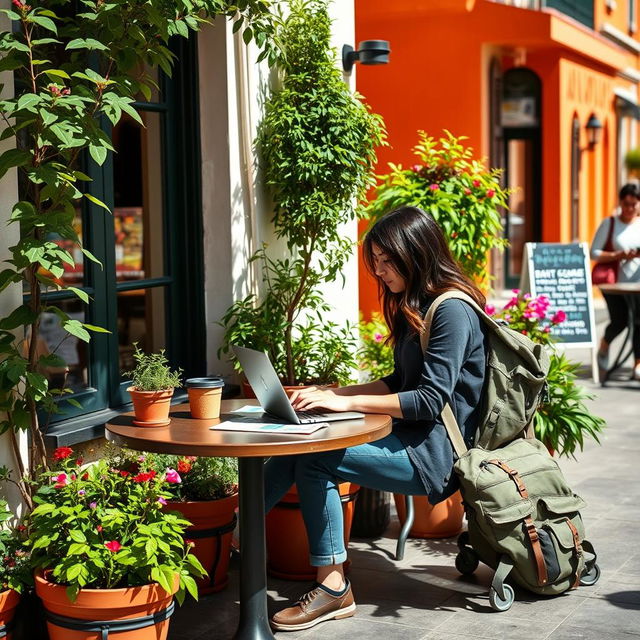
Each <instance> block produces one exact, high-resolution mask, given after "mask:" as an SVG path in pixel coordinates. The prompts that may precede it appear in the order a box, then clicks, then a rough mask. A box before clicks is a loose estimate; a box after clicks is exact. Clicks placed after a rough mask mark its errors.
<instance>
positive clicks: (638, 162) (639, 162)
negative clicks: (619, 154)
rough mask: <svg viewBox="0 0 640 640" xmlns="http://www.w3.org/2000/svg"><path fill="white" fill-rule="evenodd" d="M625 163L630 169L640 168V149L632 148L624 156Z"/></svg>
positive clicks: (636, 169) (637, 169)
mask: <svg viewBox="0 0 640 640" xmlns="http://www.w3.org/2000/svg"><path fill="white" fill-rule="evenodd" d="M624 164H625V166H626V167H627V169H628V170H629V171H639V170H640V149H630V150H629V151H627V153H626V154H625V156H624Z"/></svg>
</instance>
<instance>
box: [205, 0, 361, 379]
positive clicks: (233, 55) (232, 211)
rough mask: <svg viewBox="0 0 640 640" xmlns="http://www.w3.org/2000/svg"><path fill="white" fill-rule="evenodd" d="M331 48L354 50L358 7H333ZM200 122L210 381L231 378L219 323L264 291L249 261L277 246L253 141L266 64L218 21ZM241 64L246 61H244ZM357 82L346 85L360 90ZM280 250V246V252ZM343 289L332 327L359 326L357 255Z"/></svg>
mask: <svg viewBox="0 0 640 640" xmlns="http://www.w3.org/2000/svg"><path fill="white" fill-rule="evenodd" d="M330 13H331V16H332V18H333V20H334V23H333V37H332V43H333V45H334V46H335V47H336V49H337V50H338V56H337V57H338V60H337V63H336V64H338V65H340V64H341V63H340V52H341V50H342V45H343V44H351V45H354V44H355V43H354V19H355V16H354V6H353V2H350V1H349V2H345V1H344V0H340V2H334V3H333V4H332V5H331V7H330ZM199 56H200V78H199V80H200V117H201V123H202V129H201V141H202V160H203V164H202V171H203V176H202V178H203V216H204V247H205V250H204V254H205V296H206V316H207V320H206V322H207V363H208V372H207V373H225V374H228V373H230V372H231V366H230V365H229V363H228V362H224V361H223V362H220V361H219V360H218V359H217V357H216V351H217V349H218V347H219V345H220V342H221V338H222V333H223V331H222V328H221V327H219V326H217V325H216V324H215V323H216V321H218V320H219V319H220V318H221V316H222V315H223V313H224V312H225V310H226V309H227V308H228V307H229V306H230V305H231V303H232V302H233V301H234V300H237V299H239V298H241V297H244V296H245V295H247V294H248V293H249V291H254V290H256V287H258V286H259V284H260V283H259V282H257V274H256V273H252V272H251V270H250V268H249V265H248V258H249V257H250V256H251V255H252V253H253V251H254V250H255V249H257V248H258V247H259V246H260V245H261V243H262V242H263V241H266V242H269V244H270V246H272V247H273V246H276V247H277V246H278V244H277V243H276V242H274V239H273V236H272V234H271V227H270V223H269V221H270V218H271V211H270V209H269V204H268V202H265V195H264V191H263V189H262V187H261V185H260V184H259V175H257V172H256V160H255V156H254V155H253V151H252V149H253V145H252V143H253V140H254V139H255V133H256V127H257V124H258V122H259V120H260V115H261V103H262V100H263V95H264V87H265V86H266V84H267V80H268V73H269V72H268V68H267V66H266V64H264V63H262V64H260V65H258V64H257V63H256V57H257V51H256V49H255V47H253V46H250V47H249V48H248V49H247V48H245V47H244V45H243V44H242V42H241V40H239V36H238V35H236V36H235V37H234V36H233V35H232V34H231V25H230V24H226V25H225V24H223V22H222V21H217V22H216V25H215V26H214V27H211V28H207V29H205V30H203V32H202V33H201V34H200V36H199ZM243 56H247V59H246V61H243ZM354 75H355V74H352V75H351V78H349V79H347V81H348V82H349V83H350V86H351V87H354V86H355V78H354ZM343 235H345V236H348V237H350V238H352V239H353V240H355V239H356V237H357V228H356V222H355V221H354V222H353V223H350V224H348V225H345V228H344V233H343ZM280 246H281V245H280ZM344 274H345V282H346V284H345V287H344V290H343V289H342V283H341V282H337V283H334V284H332V285H331V286H329V287H327V288H326V293H325V297H326V299H327V300H328V301H329V302H330V303H331V304H332V305H333V306H334V307H335V313H334V314H333V315H332V319H333V320H335V321H336V322H339V323H342V322H344V321H345V320H347V319H348V320H350V321H351V322H353V323H356V322H357V320H358V266H357V259H356V253H355V250H354V255H353V258H352V259H351V260H350V261H349V263H348V264H347V265H346V266H345V269H344Z"/></svg>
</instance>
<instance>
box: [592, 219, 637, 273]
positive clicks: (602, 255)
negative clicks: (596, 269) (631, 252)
mask: <svg viewBox="0 0 640 640" xmlns="http://www.w3.org/2000/svg"><path fill="white" fill-rule="evenodd" d="M611 224H612V222H611V218H605V219H604V220H603V221H602V222H601V223H600V226H599V227H598V230H597V231H596V234H595V236H593V242H592V243H591V259H592V260H595V261H596V262H598V263H605V262H617V261H618V260H621V259H622V258H628V257H629V256H628V255H627V252H625V251H619V250H614V251H605V250H604V245H605V244H606V243H607V237H608V236H609V230H610V229H611ZM613 225H614V233H613V234H612V236H611V238H612V240H613V238H614V237H615V218H614V222H613Z"/></svg>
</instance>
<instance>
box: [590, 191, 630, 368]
mask: <svg viewBox="0 0 640 640" xmlns="http://www.w3.org/2000/svg"><path fill="white" fill-rule="evenodd" d="M619 204H620V206H619V208H618V210H617V211H616V212H615V213H614V215H612V216H610V217H608V218H605V219H604V220H603V221H602V222H601V223H600V226H599V227H598V230H597V231H596V234H595V236H594V238H593V242H592V243H591V259H592V260H595V262H596V264H595V266H594V268H593V272H592V277H591V279H592V282H593V284H594V285H600V284H613V283H615V282H640V216H639V214H640V188H638V186H637V185H636V184H631V183H630V184H625V185H624V187H622V189H620V194H619ZM604 300H605V302H606V304H607V309H608V310H609V324H608V325H607V327H606V328H605V330H604V336H603V337H602V340H601V341H600V347H599V349H598V366H599V367H600V369H602V370H603V371H607V370H608V368H609V345H610V344H611V342H612V341H613V339H614V338H615V337H616V336H617V335H619V334H620V333H622V331H624V329H626V327H627V323H628V318H629V307H628V302H627V300H626V298H625V296H619V295H607V294H604ZM633 311H634V314H635V316H636V317H635V320H636V322H635V323H634V331H633V338H632V340H633V356H634V358H635V364H634V368H633V377H634V378H635V379H636V380H640V317H638V314H639V312H640V310H638V309H634V310H633Z"/></svg>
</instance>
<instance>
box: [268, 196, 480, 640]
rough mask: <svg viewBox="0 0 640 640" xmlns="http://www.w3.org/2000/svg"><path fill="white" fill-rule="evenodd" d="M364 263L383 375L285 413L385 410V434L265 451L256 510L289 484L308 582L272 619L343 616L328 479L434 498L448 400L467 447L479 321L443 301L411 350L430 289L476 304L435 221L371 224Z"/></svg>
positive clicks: (299, 395) (476, 385)
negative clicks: (382, 334) (424, 337)
mask: <svg viewBox="0 0 640 640" xmlns="http://www.w3.org/2000/svg"><path fill="white" fill-rule="evenodd" d="M364 258H365V263H366V265H367V268H368V270H369V271H370V272H371V273H372V274H373V275H375V277H376V279H377V281H378V285H379V291H380V294H381V298H382V302H383V309H384V315H385V319H386V321H387V324H388V326H389V329H390V339H391V340H392V342H393V343H394V346H395V351H394V356H395V370H394V372H393V373H392V374H391V375H389V376H387V377H385V378H383V379H381V380H377V381H375V382H369V383H367V384H358V385H352V386H347V387H342V388H339V389H324V388H318V387H312V388H309V389H305V390H301V391H297V392H295V393H294V394H293V396H292V403H293V405H294V407H295V408H296V409H297V410H301V411H302V410H309V409H325V410H332V411H362V412H364V413H381V414H387V415H390V416H392V417H393V418H394V427H393V432H392V433H391V434H390V435H388V436H387V437H385V438H382V439H381V440H378V441H377V442H372V443H367V444H363V445H359V446H356V447H350V448H348V449H342V450H339V451H330V452H321V453H312V454H306V455H300V456H286V457H274V458H271V459H270V460H269V461H268V462H267V464H266V465H265V479H266V480H265V485H266V493H267V495H266V500H265V501H266V509H267V511H268V510H269V509H271V507H273V506H274V505H275V504H276V503H277V502H278V501H279V500H280V499H281V498H282V497H283V496H284V494H285V493H286V492H287V490H288V489H289V488H290V486H291V485H292V484H293V482H295V483H296V484H297V488H298V493H299V495H300V503H301V509H302V515H303V518H304V522H305V526H306V529H307V534H308V538H309V548H310V553H311V557H310V562H311V564H312V566H315V567H317V583H316V585H315V587H314V588H313V589H312V590H311V591H310V592H308V593H307V594H305V595H304V596H303V597H302V598H301V599H300V600H299V601H298V602H297V603H295V604H294V605H293V606H292V607H289V608H287V609H284V610H283V611H280V612H278V613H277V614H276V615H275V616H274V617H273V618H272V626H273V627H274V628H276V629H278V630H283V631H297V630H300V629H307V628H309V627H312V626H314V625H315V624H318V623H319V622H322V621H324V620H330V619H340V618H346V617H349V616H351V615H353V612H354V610H355V603H354V600H353V595H352V593H351V585H350V584H349V582H348V581H347V580H345V577H344V573H343V570H342V563H343V562H344V561H345V560H346V557H347V555H346V550H345V548H344V542H343V520H342V504H341V502H340V496H339V494H338V489H337V484H338V482H340V481H352V482H355V483H357V484H360V485H363V486H366V487H371V488H373V489H380V490H385V491H392V492H394V493H401V494H405V495H428V496H429V499H430V501H431V502H432V503H433V504H435V503H437V502H440V501H441V500H444V499H445V498H447V497H448V496H450V495H451V494H452V493H454V492H455V491H456V489H457V482H456V478H455V475H454V474H453V473H452V467H453V462H454V457H453V450H452V447H451V444H450V442H449V440H448V437H447V434H446V431H445V428H444V425H443V423H442V421H441V419H440V412H441V411H442V409H443V407H444V405H445V403H447V402H449V403H451V405H452V408H453V410H454V413H455V414H456V418H457V421H458V424H459V425H460V429H461V431H462V434H463V437H464V439H465V440H466V441H467V443H468V444H471V443H472V440H473V436H474V433H475V430H476V426H477V423H478V413H479V404H480V402H479V401H480V397H481V393H482V386H483V381H484V371H485V340H484V328H483V326H482V324H481V321H480V319H479V318H478V316H477V314H476V313H475V312H474V311H473V309H472V308H471V307H470V306H469V305H468V304H467V303H465V302H462V301H460V300H456V299H451V300H446V301H445V302H443V303H442V305H441V306H440V307H439V308H438V310H437V311H436V314H435V317H434V321H433V325H432V329H431V338H430V340H429V345H428V347H427V350H426V352H424V353H423V352H422V349H421V348H420V341H419V332H420V330H421V327H422V319H423V316H424V314H425V312H426V310H427V309H428V307H429V304H430V302H431V301H433V300H434V299H435V297H437V296H438V295H439V294H441V293H443V292H445V291H447V290H450V289H458V290H460V291H464V292H465V293H467V294H469V295H470V296H471V297H472V298H473V299H474V300H475V301H476V302H477V303H478V304H479V305H481V306H482V307H484V304H485V299H484V296H483V295H482V293H481V292H480V291H479V290H478V288H477V287H476V286H475V285H474V284H473V282H472V281H471V280H470V279H469V278H467V277H466V276H465V275H464V274H463V273H462V271H461V269H460V266H459V265H458V264H457V263H456V262H455V260H454V259H453V257H452V255H451V252H450V251H449V248H448V247H447V244H446V241H445V239H444V236H443V234H442V231H441V230H440V228H439V227H438V226H437V225H436V223H435V222H434V221H433V219H432V218H431V217H430V216H429V215H427V214H426V213H425V212H424V211H422V210H421V209H418V208H416V207H404V208H402V209H398V210H397V211H393V212H392V213H389V214H388V215H386V216H385V217H383V218H382V219H380V220H379V221H378V222H377V223H376V224H375V225H374V226H373V228H372V229H371V230H370V231H369V233H368V234H367V236H366V238H365V241H364Z"/></svg>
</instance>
